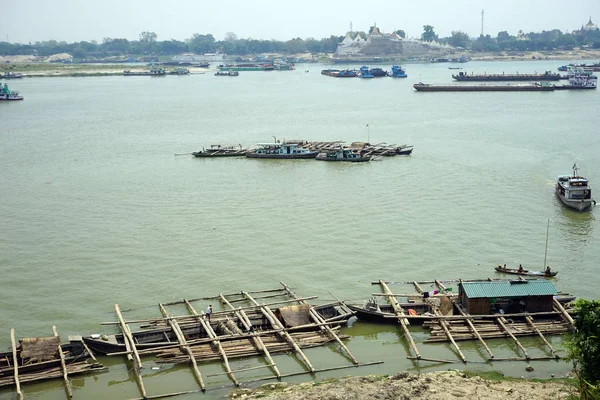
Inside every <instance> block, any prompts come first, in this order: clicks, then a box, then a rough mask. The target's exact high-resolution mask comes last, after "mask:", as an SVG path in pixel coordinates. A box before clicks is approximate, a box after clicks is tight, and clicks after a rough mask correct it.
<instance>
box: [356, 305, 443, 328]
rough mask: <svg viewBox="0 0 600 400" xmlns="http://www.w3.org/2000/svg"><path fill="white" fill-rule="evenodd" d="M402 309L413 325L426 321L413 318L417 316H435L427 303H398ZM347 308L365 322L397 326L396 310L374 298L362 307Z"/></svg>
mask: <svg viewBox="0 0 600 400" xmlns="http://www.w3.org/2000/svg"><path fill="white" fill-rule="evenodd" d="M398 304H399V305H400V307H402V308H403V309H404V310H406V311H407V316H406V319H408V321H409V322H410V323H411V324H412V323H415V324H418V325H421V324H423V322H425V321H426V319H423V318H413V317H415V316H421V317H422V316H428V315H431V316H433V315H434V314H433V313H432V310H431V308H430V307H429V305H428V304H427V303H422V302H415V303H398ZM346 306H347V307H348V308H349V309H350V310H352V311H354V312H355V313H356V317H357V318H358V319H360V320H363V321H369V322H375V323H379V324H397V323H398V319H397V318H395V316H396V314H395V313H394V308H393V307H392V306H391V305H390V304H378V303H377V301H376V300H375V299H373V298H371V299H369V300H366V301H365V302H364V304H363V305H362V306H359V305H354V304H346Z"/></svg>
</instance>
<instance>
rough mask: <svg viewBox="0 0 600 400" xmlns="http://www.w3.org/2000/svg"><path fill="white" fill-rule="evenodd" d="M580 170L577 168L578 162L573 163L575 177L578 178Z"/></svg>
mask: <svg viewBox="0 0 600 400" xmlns="http://www.w3.org/2000/svg"><path fill="white" fill-rule="evenodd" d="M578 171H579V168H577V164H573V178H577V177H578V176H579V175H578Z"/></svg>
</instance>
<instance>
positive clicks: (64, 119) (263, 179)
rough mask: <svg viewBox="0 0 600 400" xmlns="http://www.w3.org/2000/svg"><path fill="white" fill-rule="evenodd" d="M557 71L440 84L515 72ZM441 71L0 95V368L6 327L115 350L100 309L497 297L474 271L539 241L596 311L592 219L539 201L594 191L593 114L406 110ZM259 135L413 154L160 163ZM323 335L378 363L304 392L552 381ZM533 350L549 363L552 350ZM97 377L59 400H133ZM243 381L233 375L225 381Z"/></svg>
mask: <svg viewBox="0 0 600 400" xmlns="http://www.w3.org/2000/svg"><path fill="white" fill-rule="evenodd" d="M561 64H562V63H561V62H557V61H531V62H502V63H500V62H496V63H483V62H470V63H468V64H461V65H460V67H463V68H464V70H466V71H468V72H471V71H474V72H476V73H483V72H488V73H502V72H506V73H515V72H517V71H518V72H520V73H526V72H535V71H537V72H542V71H546V70H552V71H556V68H557V67H558V66H559V65H561ZM449 65H450V64H406V65H405V67H406V69H407V73H408V76H409V77H408V78H407V79H391V78H385V79H373V80H361V79H334V78H330V77H327V76H322V75H321V74H320V71H321V69H323V68H326V67H327V66H325V65H315V64H311V65H308V64H307V65H298V66H297V69H296V70H295V71H280V72H240V76H239V77H236V78H229V77H215V76H214V75H213V72H214V71H211V72H209V73H206V74H198V75H191V76H167V77H164V78H149V77H121V76H118V77H90V78H30V79H21V80H15V81H9V82H8V83H9V87H10V88H11V89H13V90H18V91H20V92H21V94H22V95H24V96H25V100H24V101H22V102H2V103H3V104H0V187H2V190H0V232H1V240H0V274H1V275H0V276H1V290H2V296H1V297H0V322H1V323H0V325H1V326H2V327H3V329H2V332H1V334H0V348H1V349H5V348H9V347H10V336H9V330H10V328H14V329H15V331H16V336H17V338H18V337H35V336H48V335H51V334H52V326H53V325H56V326H57V329H58V331H59V333H60V334H61V335H62V337H63V341H65V340H66V338H67V336H68V335H71V334H90V333H114V332H116V330H115V329H114V328H112V327H110V326H101V325H100V323H101V322H103V321H114V320H115V319H116V317H115V315H114V311H113V310H114V304H115V303H118V304H119V305H120V307H121V309H133V310H135V311H132V312H129V313H127V312H126V313H124V315H125V317H126V318H129V319H133V318H140V317H149V316H152V317H157V316H159V315H160V313H159V310H158V307H157V303H158V302H169V301H173V300H175V299H181V298H198V297H203V296H214V295H217V294H218V293H234V292H239V291H241V290H260V289H272V288H278V287H280V284H279V282H280V281H282V282H284V283H286V284H287V285H289V286H290V287H292V288H293V289H294V290H295V291H296V292H297V293H298V294H299V295H300V296H311V295H317V296H319V298H318V299H316V300H312V303H313V304H319V303H327V302H329V301H332V300H333V296H336V297H338V298H341V299H345V300H350V301H354V302H362V300H364V299H366V298H368V297H370V294H371V293H373V292H379V291H380V288H379V286H376V285H371V282H372V281H376V280H378V279H385V280H388V281H411V280H415V279H416V280H431V279H434V278H437V279H443V280H445V279H457V278H463V279H471V278H486V277H495V278H501V277H503V276H501V275H500V274H498V273H495V272H494V271H493V266H494V265H497V264H498V263H506V264H507V265H508V266H511V267H515V266H516V265H518V264H519V263H521V264H523V266H524V267H526V268H527V267H529V268H534V269H541V268H542V267H543V264H544V256H545V245H546V227H547V224H548V221H550V223H549V235H548V247H547V264H548V265H551V266H552V267H553V268H554V269H556V270H558V271H559V274H558V277H557V278H556V279H555V280H554V282H555V284H556V286H557V289H558V290H559V291H563V292H569V293H571V294H574V295H576V296H579V297H583V298H587V299H596V298H597V297H598V296H597V293H598V292H597V290H598V288H597V287H596V284H599V286H600V279H599V278H598V270H597V268H598V264H599V262H600V246H599V243H600V231H599V229H600V227H598V222H597V218H596V217H595V215H596V213H597V212H598V211H597V210H596V211H591V212H585V213H578V212H575V211H572V210H570V209H567V208H566V207H565V206H563V205H562V203H561V202H560V201H559V200H558V199H557V198H556V197H555V195H554V183H555V179H556V176H557V175H560V174H569V173H571V172H572V170H571V167H572V165H573V164H574V163H577V166H578V167H579V168H580V170H579V171H580V174H581V175H583V176H585V177H587V178H588V179H589V180H590V182H591V184H592V186H593V185H594V184H596V185H600V134H599V132H598V127H599V126H600V112H599V110H600V94H599V93H598V91H557V92H539V93H527V92H516V93H498V92H496V93H417V92H415V91H414V90H413V89H412V84H414V83H417V82H420V81H421V82H425V83H450V81H451V76H450V75H451V73H452V72H457V71H451V70H449V69H448V66H449ZM450 66H457V65H456V64H454V65H450ZM344 67H345V66H344ZM384 67H385V68H387V69H389V65H387V66H384ZM367 124H368V125H369V127H368V128H367V127H366V125H367ZM273 136H275V137H276V138H277V139H280V140H283V139H305V140H321V141H334V140H344V141H346V142H347V143H350V142H352V141H370V142H371V143H380V142H386V143H389V144H398V145H400V144H412V145H414V152H413V154H412V155H411V156H402V157H394V158H385V159H383V160H381V161H378V162H371V163H364V164H356V165H349V164H345V163H325V162H316V161H310V160H309V161H302V160H294V161H288V160H283V161H273V160H256V159H245V158H229V159H195V158H194V157H192V156H191V155H183V156H175V155H174V154H175V153H177V154H179V153H189V152H191V151H197V150H199V149H201V148H202V147H208V146H210V145H211V144H218V143H222V144H235V145H237V144H242V145H243V146H244V147H247V146H255V145H256V143H261V142H270V141H272V140H273ZM594 193H596V192H594ZM595 197H596V198H597V197H599V195H598V194H597V193H596V194H595ZM594 243H596V244H595V245H594ZM504 277H506V276H504ZM391 287H392V290H401V289H396V288H398V287H400V286H399V285H398V286H395V285H392V286H391ZM454 290H456V288H454ZM207 306H208V302H199V303H198V304H197V308H198V309H204V308H206V307H207ZM213 306H214V307H215V309H219V307H220V305H219V304H213ZM180 311H181V310H180ZM412 330H413V332H414V334H415V337H416V338H417V341H418V344H417V345H418V346H419V348H420V351H421V354H422V355H423V356H424V357H431V358H445V359H451V360H458V358H457V356H456V354H455V353H454V352H453V350H452V348H451V347H450V346H449V345H447V344H442V345H424V344H423V343H420V342H422V340H423V339H425V338H426V337H427V335H426V331H424V330H422V329H421V328H417V327H414V328H412ZM343 332H344V333H345V334H347V335H350V339H349V340H348V341H347V344H348V346H349V348H350V350H351V351H352V352H353V353H354V355H355V356H356V357H357V358H358V359H359V360H360V361H361V362H370V361H384V363H383V364H379V365H374V366H370V367H362V368H356V369H345V370H340V371H332V372H326V373H319V374H317V375H316V376H315V377H314V378H313V379H317V380H320V379H325V378H328V377H337V376H344V375H348V374H352V375H367V374H372V373H383V374H391V373H394V372H397V371H399V370H410V371H431V370H436V369H447V368H468V369H474V370H500V371H504V372H505V373H507V374H510V375H513V376H539V377H548V376H549V375H550V374H552V373H553V374H558V375H560V374H564V373H565V372H566V371H568V370H569V365H568V364H567V363H565V362H562V361H560V362H557V361H540V362H534V363H532V365H533V366H534V367H535V371H534V372H533V373H527V372H525V365H526V364H525V363H523V362H496V363H493V364H490V363H487V362H486V361H485V356H486V353H485V351H484V350H482V348H481V346H480V345H479V344H478V343H475V342H473V343H471V342H462V343H459V345H460V346H461V348H462V349H463V352H464V353H465V355H466V357H467V359H468V360H469V363H468V364H467V365H466V366H464V365H463V364H462V363H456V364H442V365H440V364H433V363H427V362H421V363H419V364H416V363H413V362H411V361H410V360H407V359H406V356H407V355H408V352H409V347H408V344H407V341H406V339H405V338H404V337H403V335H402V331H401V329H400V328H399V327H397V326H394V325H390V326H381V325H375V324H369V323H365V322H361V321H355V320H353V321H351V323H350V326H349V327H348V328H344V330H343ZM523 342H524V343H526V344H527V346H528V348H529V349H530V351H531V352H532V353H533V354H532V355H534V356H535V355H543V354H544V347H543V343H541V341H540V340H539V339H535V338H531V339H525V340H523ZM490 343H491V345H492V348H493V350H494V352H495V353H496V354H497V356H504V357H516V356H520V353H519V350H518V349H517V347H516V346H515V345H514V344H513V343H510V342H509V341H508V340H495V341H494V340H492V341H490ZM552 343H554V344H555V345H556V346H557V347H560V340H559V339H556V338H554V339H553V340H552ZM562 354H564V353H562ZM307 355H308V357H309V358H310V360H311V361H312V363H313V365H315V367H316V368H318V369H319V368H327V367H334V366H339V365H344V364H348V363H349V361H348V360H347V359H346V358H344V357H343V356H341V355H340V353H339V351H338V348H337V346H334V345H332V346H329V347H326V348H316V349H312V350H309V351H308V352H307ZM100 361H101V362H103V363H104V364H105V365H108V366H109V368H110V370H109V372H106V373H101V374H96V375H88V376H85V377H74V378H73V379H72V383H73V386H74V390H75V398H80V399H81V398H84V399H107V398H111V399H127V398H135V397H139V392H138V389H137V386H136V383H135V380H134V379H133V375H132V373H131V368H132V365H131V364H127V363H125V360H124V358H122V357H101V358H100ZM144 361H145V362H144V371H143V374H144V383H145V385H146V388H147V390H148V394H149V395H156V394H161V393H167V392H176V391H182V390H196V389H198V386H197V384H196V382H195V381H194V378H193V375H192V373H191V371H190V369H189V368H188V367H187V366H185V365H184V366H179V367H173V366H170V365H169V366H165V365H162V366H160V367H159V366H157V365H156V364H154V363H153V361H152V360H151V359H147V360H146V359H144ZM259 362H261V361H257V360H256V359H243V360H239V361H233V362H232V368H233V369H234V370H235V369H242V368H248V367H249V366H253V365H257V363H259ZM276 362H277V363H278V366H279V369H280V370H281V372H282V373H284V374H286V373H293V372H298V371H302V366H301V363H300V362H299V361H298V360H297V359H295V358H294V357H292V356H290V355H280V356H277V357H276ZM200 369H201V371H202V373H203V375H204V376H205V380H206V383H207V386H208V390H207V392H206V393H205V394H204V396H203V397H205V398H207V399H212V398H222V397H223V396H224V395H225V394H226V393H227V391H228V390H230V389H231V385H230V381H228V379H227V377H226V375H218V376H212V377H208V375H211V374H217V373H222V372H223V368H222V366H221V364H220V363H212V364H209V365H200ZM269 373H270V372H269V370H268V369H262V370H261V369H258V370H252V371H249V372H245V373H240V374H237V377H238V379H239V380H240V381H242V382H244V381H248V380H251V379H256V378H259V377H263V376H267V375H269ZM306 379H311V377H310V375H305V376H300V377H298V378H294V379H290V380H291V381H302V380H306ZM24 393H25V395H26V398H30V399H51V400H53V399H63V398H64V396H65V392H64V389H63V386H62V381H61V380H55V381H50V382H46V383H42V384H35V385H30V386H25V387H24ZM192 396H194V395H189V397H186V396H183V397H182V398H192ZM12 398H14V390H12V389H10V390H4V391H0V399H12Z"/></svg>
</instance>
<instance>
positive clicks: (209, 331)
mask: <svg viewBox="0 0 600 400" xmlns="http://www.w3.org/2000/svg"><path fill="white" fill-rule="evenodd" d="M185 305H186V306H187V308H188V310H189V311H190V312H191V313H192V314H194V316H196V318H197V319H198V321H199V322H200V323H201V324H202V327H203V328H204V330H205V331H206V333H207V334H208V337H209V338H211V339H213V341H212V343H213V345H214V346H215V347H216V348H217V350H218V351H219V353H220V354H221V358H222V359H223V364H224V365H225V370H226V371H227V375H228V376H229V379H231V380H232V381H233V383H234V384H235V386H240V383H239V382H238V380H237V379H236V377H235V375H234V374H233V372H231V368H230V367H229V360H228V359H227V354H225V350H223V346H221V342H220V341H219V340H218V339H216V337H217V334H216V333H215V331H213V329H212V327H211V326H210V323H207V322H206V317H203V316H201V315H199V314H198V312H197V311H196V309H195V308H194V307H193V306H192V305H191V304H190V303H189V302H186V303H185ZM190 357H191V358H194V356H193V355H192V354H191V353H190Z"/></svg>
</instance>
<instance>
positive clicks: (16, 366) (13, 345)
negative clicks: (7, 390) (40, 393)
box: [10, 328, 23, 400]
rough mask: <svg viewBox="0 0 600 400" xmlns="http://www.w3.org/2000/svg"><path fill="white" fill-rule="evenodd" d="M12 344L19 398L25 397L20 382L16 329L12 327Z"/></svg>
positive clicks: (19, 399)
mask: <svg viewBox="0 0 600 400" xmlns="http://www.w3.org/2000/svg"><path fill="white" fill-rule="evenodd" d="M10 345H11V347H12V355H13V364H14V365H13V374H14V377H15V386H16V389H15V390H16V391H17V399H18V400H22V399H23V392H21V383H20V382H19V359H18V358H17V344H16V342H15V329H14V328H10Z"/></svg>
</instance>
